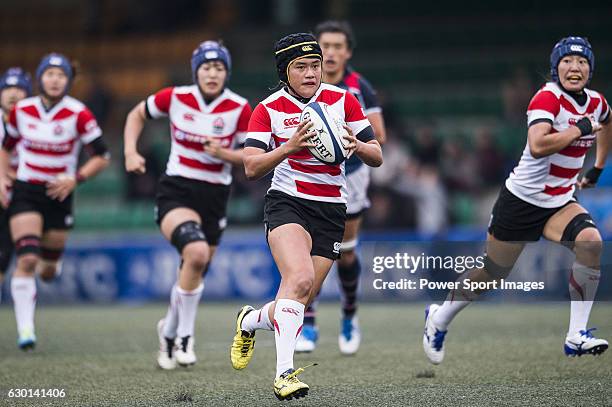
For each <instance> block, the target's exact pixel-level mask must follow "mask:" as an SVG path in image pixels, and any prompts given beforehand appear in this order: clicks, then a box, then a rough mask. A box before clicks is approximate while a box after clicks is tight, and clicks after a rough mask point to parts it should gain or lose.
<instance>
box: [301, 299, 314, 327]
mask: <svg viewBox="0 0 612 407" xmlns="http://www.w3.org/2000/svg"><path fill="white" fill-rule="evenodd" d="M316 317H317V299H316V298H315V299H314V300H313V301H312V304H310V305H309V306H308V308H306V310H305V311H304V325H313V326H314V324H315V323H316V322H317V321H316Z"/></svg>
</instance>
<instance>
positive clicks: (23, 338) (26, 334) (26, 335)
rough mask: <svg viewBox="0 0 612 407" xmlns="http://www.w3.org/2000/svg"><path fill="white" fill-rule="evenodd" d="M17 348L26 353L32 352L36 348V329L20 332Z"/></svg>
mask: <svg viewBox="0 0 612 407" xmlns="http://www.w3.org/2000/svg"><path fill="white" fill-rule="evenodd" d="M17 346H19V349H21V350H22V351H24V352H31V351H33V350H34V348H35V347H36V335H35V334H34V329H24V330H23V332H19V338H18V339H17Z"/></svg>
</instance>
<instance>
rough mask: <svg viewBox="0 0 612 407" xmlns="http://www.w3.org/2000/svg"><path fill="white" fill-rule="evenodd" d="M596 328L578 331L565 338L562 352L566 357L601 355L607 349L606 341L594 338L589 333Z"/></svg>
mask: <svg viewBox="0 0 612 407" xmlns="http://www.w3.org/2000/svg"><path fill="white" fill-rule="evenodd" d="M595 329H596V328H591V329H587V330H586V331H580V332H577V333H575V334H574V335H572V336H568V337H567V338H565V345H564V346H563V350H564V351H565V355H566V356H582V355H601V354H602V353H604V352H605V351H606V349H608V341H606V340H605V339H599V338H595V337H594V336H593V334H592V333H591V331H594V330H595Z"/></svg>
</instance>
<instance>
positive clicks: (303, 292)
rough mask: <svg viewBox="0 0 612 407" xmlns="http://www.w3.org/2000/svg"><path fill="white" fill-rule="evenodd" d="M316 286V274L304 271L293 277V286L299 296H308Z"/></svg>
mask: <svg viewBox="0 0 612 407" xmlns="http://www.w3.org/2000/svg"><path fill="white" fill-rule="evenodd" d="M313 287H314V276H310V275H307V274H306V273H303V274H301V275H297V276H296V277H295V278H293V281H292V288H293V291H294V293H295V295H296V296H297V297H298V298H304V297H306V298H308V297H310V295H311V293H312V289H313Z"/></svg>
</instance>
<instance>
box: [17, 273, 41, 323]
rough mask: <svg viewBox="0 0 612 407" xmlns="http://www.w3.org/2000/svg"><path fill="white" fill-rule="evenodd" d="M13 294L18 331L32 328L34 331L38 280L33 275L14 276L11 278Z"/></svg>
mask: <svg viewBox="0 0 612 407" xmlns="http://www.w3.org/2000/svg"><path fill="white" fill-rule="evenodd" d="M11 295H12V296H13V304H14V307H15V319H16V320H17V331H18V332H19V334H20V335H21V334H22V333H23V332H25V331H28V330H31V332H34V310H35V309H36V280H35V279H34V276H32V277H13V278H12V279H11Z"/></svg>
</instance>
